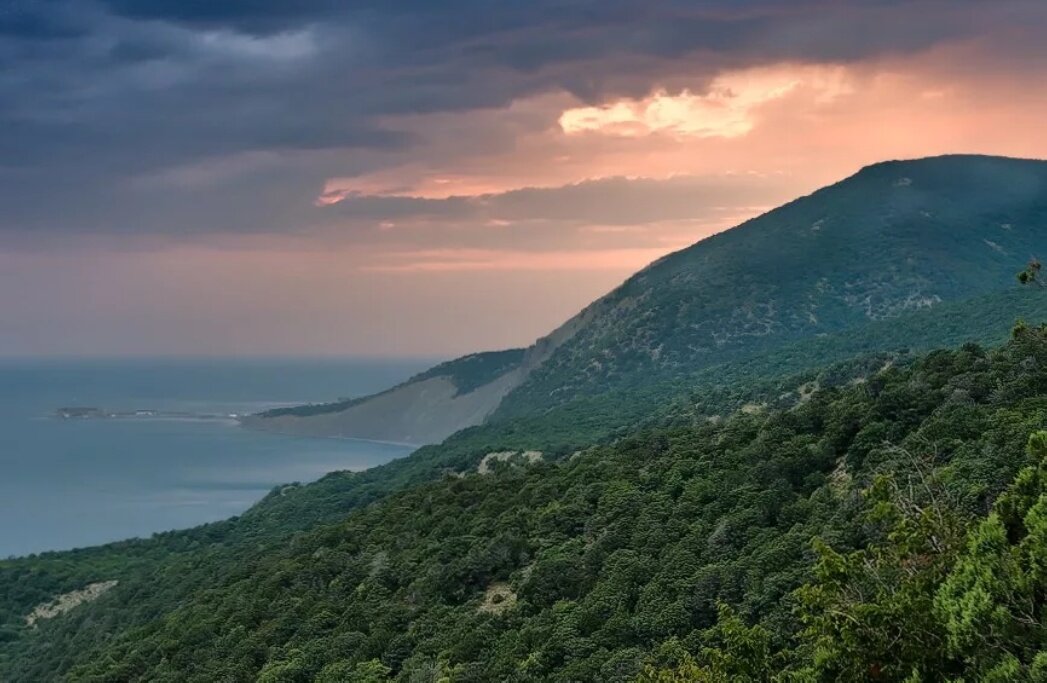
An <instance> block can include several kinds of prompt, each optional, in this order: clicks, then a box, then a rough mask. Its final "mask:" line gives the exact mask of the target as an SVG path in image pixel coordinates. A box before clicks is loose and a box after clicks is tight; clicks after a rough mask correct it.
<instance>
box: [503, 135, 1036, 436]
mask: <svg viewBox="0 0 1047 683" xmlns="http://www.w3.org/2000/svg"><path fill="white" fill-rule="evenodd" d="M1043 253H1047V162H1043V161H1027V160H1018V159H1004V158H996V157H977V156H945V157H935V158H930V159H920V160H915V161H895V162H886V163H881V164H876V165H874V166H869V167H867V168H865V169H862V170H861V171H860V172H859V173H857V174H855V175H854V176H852V177H850V178H847V179H846V180H843V181H841V182H839V183H837V184H835V185H832V186H830V187H826V188H824V189H822V190H819V191H818V192H815V193H814V194H812V195H809V196H807V197H803V198H801V199H797V200H795V201H793V202H790V203H789V204H786V205H785V206H782V207H780V208H778V209H775V210H773V211H770V212H768V213H766V214H764V215H762V216H759V217H757V218H754V219H752V220H750V221H748V222H746V223H744V224H742V225H740V226H738V227H737V228H734V229H732V230H728V231H726V232H724V233H721V234H719V235H714V236H713V237H710V238H708V239H705V240H702V241H701V242H698V243H697V244H695V245H693V246H691V247H689V248H687V249H684V250H682V251H679V252H676V253H674V254H671V255H669V256H667V257H665V258H663V259H661V260H660V261H658V262H656V263H654V264H652V265H650V266H649V267H647V268H645V269H644V270H643V271H641V272H639V273H637V274H636V275H634V276H633V277H632V278H630V279H629V280H628V281H626V282H625V284H623V285H622V286H621V287H619V288H618V289H616V290H615V291H614V292H612V293H611V294H609V295H608V296H606V297H604V298H603V299H600V300H599V301H597V302H596V303H594V304H593V305H592V307H591V309H592V310H590V311H589V316H588V318H589V320H588V322H587V323H586V324H585V325H584V326H583V327H582V328H581V329H580V330H579V332H578V333H577V334H575V335H574V336H573V337H572V338H571V339H570V340H569V341H567V342H566V343H564V344H563V345H562V346H561V347H560V348H558V349H557V350H556V352H554V353H553V354H552V355H551V357H550V358H549V360H548V361H546V362H545V363H543V364H542V366H541V367H540V368H538V369H537V370H535V371H534V372H533V373H531V375H530V377H529V378H528V381H527V382H526V383H524V384H523V385H522V386H521V387H520V388H519V389H517V390H516V391H514V392H513V393H511V394H510V395H509V396H508V397H507V398H506V400H505V401H504V402H503V405H502V407H501V408H502V409H501V411H500V412H499V413H496V414H495V415H494V418H495V419H496V418H497V417H498V416H499V414H514V413H519V412H526V411H528V410H531V409H533V408H535V407H537V406H540V405H548V403H549V402H550V401H566V400H570V399H571V398H573V397H575V396H578V395H580V394H587V395H591V394H592V393H594V392H600V391H604V390H606V389H608V388H627V387H630V386H634V385H639V384H645V383H647V382H649V381H650V379H651V378H652V377H673V376H680V375H686V374H688V373H689V372H691V371H693V370H694V369H695V368H699V367H704V366H709V365H713V364H716V363H721V362H724V361H726V360H733V359H738V358H744V357H747V356H751V355H753V354H756V353H765V352H767V351H769V350H771V349H774V348H777V347H780V346H782V345H784V344H788V343H791V342H794V341H797V340H799V339H804V338H811V337H817V336H818V335H821V334H826V333H833V332H838V331H841V330H845V329H849V328H854V327H856V326H860V325H864V324H867V323H868V322H870V321H876V320H888V319H891V318H893V317H896V316H897V315H899V314H902V313H905V312H907V311H912V310H915V309H920V308H924V307H931V306H934V305H936V304H938V303H940V302H947V301H956V300H963V299H967V298H969V297H972V296H978V295H981V294H985V293H989V292H993V291H999V290H1001V289H1004V288H1007V287H1010V286H1012V285H1013V283H1014V274H1015V272H1016V270H1017V268H1018V267H1020V266H1021V265H1022V264H1024V263H1025V261H1026V260H1027V259H1029V257H1030V256H1032V255H1035V254H1043Z"/></svg>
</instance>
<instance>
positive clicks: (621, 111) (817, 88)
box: [559, 65, 851, 138]
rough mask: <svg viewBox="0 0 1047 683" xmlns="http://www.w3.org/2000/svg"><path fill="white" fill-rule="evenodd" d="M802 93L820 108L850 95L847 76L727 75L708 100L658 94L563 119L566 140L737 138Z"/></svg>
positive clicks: (827, 69)
mask: <svg viewBox="0 0 1047 683" xmlns="http://www.w3.org/2000/svg"><path fill="white" fill-rule="evenodd" d="M800 90H807V91H810V94H811V96H812V98H813V99H814V100H815V101H816V102H819V103H827V102H830V101H832V100H834V99H836V98H837V97H839V96H840V95H843V94H845V93H848V92H850V91H851V87H850V85H849V84H848V78H847V72H846V70H845V69H844V68H843V67H837V66H799V67H794V66H788V65H786V66H775V67H769V68H758V69H746V70H743V71H734V72H729V73H725V74H723V75H721V76H718V77H717V78H715V79H714V80H713V81H712V83H711V84H710V85H709V88H708V90H707V91H706V92H705V93H704V94H696V93H694V92H691V91H690V90H687V89H684V90H682V91H680V92H679V93H677V94H670V93H669V92H667V91H666V90H664V89H660V90H656V91H655V92H653V93H652V94H651V95H649V96H647V97H645V98H643V99H623V100H618V101H616V102H612V103H609V104H604V105H600V106H596V107H578V108H574V109H568V110H567V111H565V112H563V114H561V115H560V120H559V123H560V128H561V129H562V130H563V131H564V133H567V134H569V135H570V134H578V133H587V132H598V133H602V134H605V135H615V136H621V137H641V136H644V135H650V134H652V133H668V134H671V135H678V136H683V137H699V138H711V137H721V138H737V137H741V136H743V135H745V134H747V133H749V132H750V131H751V130H752V129H753V128H754V127H755V125H756V110H757V109H758V108H759V107H760V106H762V105H764V104H767V103H769V102H773V101H775V100H780V99H782V98H784V97H786V96H788V95H790V94H792V93H796V92H797V91H800Z"/></svg>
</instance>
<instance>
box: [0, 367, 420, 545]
mask: <svg viewBox="0 0 1047 683" xmlns="http://www.w3.org/2000/svg"><path fill="white" fill-rule="evenodd" d="M433 362H434V361H433V359H412V360H395V361H391V360H390V361H385V360H382V361H375V360H359V359H336V360H328V359H324V360H317V359H308V360H302V359H264V360H260V359H250V360H230V359H132V360H79V359H78V360H66V359H63V360H42V361H41V360H11V359H4V360H0V558H2V557H10V556H21V555H26V554H31V553H38V552H42V551H47V550H63V549H69V548H75V547H84V546H89V545H96V544H100V543H106V542H109V541H115V540H120V539H125V538H132V537H148V536H150V535H151V534H153V533H156V532H160V531H167V530H171V529H180V528H187V527H191V526H195V525H197V524H202V523H204V522H211V521H216V520H220V519H225V518H228V517H231V516H233V515H237V514H239V513H241V512H243V511H244V510H246V509H247V508H248V507H250V506H251V505H252V504H253V503H255V502H256V501H258V500H259V499H261V498H262V497H263V496H264V495H265V494H266V493H267V492H268V491H270V490H271V489H272V488H273V487H274V486H276V485H279V484H285V483H290V482H308V481H313V480H316V479H318V478H320V477H322V476H323V475H324V474H327V473H328V472H332V471H336V470H352V471H359V470H363V469H366V468H369V467H374V466H376V465H381V464H382V463H386V462H389V461H390V460H393V459H394V458H401V457H404V456H406V455H408V454H409V453H410V452H411V450H412V449H411V447H409V446H405V445H402V444H389V443H377V442H373V441H362V440H348V439H323V438H304V437H293V436H283V435H277V434H267V433H260V432H254V431H250V430H247V429H244V428H242V427H240V426H239V425H238V423H237V422H236V421H235V419H232V418H230V417H228V416H231V415H234V414H235V415H240V414H245V413H252V412H257V411H261V410H265V409H267V408H272V407H277V406H283V405H294V404H299V403H310V402H317V401H328V400H335V399H337V398H341V397H347V396H360V395H365V394H369V393H373V392H375V391H380V390H382V389H386V388H388V387H390V386H393V385H394V384H397V383H398V382H401V381H403V380H404V379H407V378H408V377H409V376H411V375H412V374H414V373H416V372H419V371H421V370H423V369H425V368H427V367H430V366H431V365H432V364H433ZM63 407H93V408H99V409H101V410H103V411H106V412H109V413H134V412H136V411H142V412H141V413H139V414H138V415H135V416H131V417H115V418H98V419H94V418H87V419H62V418H60V417H56V414H55V412H56V411H57V410H58V409H59V408H63Z"/></svg>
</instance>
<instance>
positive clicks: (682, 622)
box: [12, 329, 1047, 681]
mask: <svg viewBox="0 0 1047 683" xmlns="http://www.w3.org/2000/svg"><path fill="white" fill-rule="evenodd" d="M1045 423H1047V331H1045V330H1043V329H1037V330H1026V331H1024V332H1023V333H1021V334H1019V335H1018V338H1017V339H1016V340H1015V341H1013V342H1011V343H1010V344H1008V345H1007V346H1005V347H1003V348H1001V349H999V350H996V351H992V352H985V351H984V350H982V349H981V348H979V347H977V346H973V345H968V346H965V347H964V348H963V349H961V350H959V351H953V352H947V351H939V352H934V353H931V354H929V355H927V356H925V357H923V358H920V359H919V360H917V361H915V362H913V363H909V364H907V365H905V366H904V367H897V366H894V367H888V368H885V369H884V370H882V371H880V372H878V373H876V374H874V375H872V376H869V377H868V378H867V379H866V380H865V381H864V382H861V383H857V384H853V383H852V384H851V385H850V386H842V387H835V388H831V389H825V390H820V391H817V392H815V393H814V394H813V395H811V396H809V397H808V398H806V400H804V401H802V402H800V403H798V404H797V405H795V406H794V407H792V408H790V409H788V410H785V411H769V412H764V413H758V414H750V413H747V412H741V413H738V414H737V415H735V416H733V417H732V418H730V419H729V420H726V421H725V422H723V423H715V422H705V423H702V424H692V425H689V426H681V427H677V428H670V429H657V430H648V431H643V432H641V433H638V434H636V435H635V436H634V437H632V438H629V439H625V440H623V441H621V442H619V443H617V444H615V445H613V446H606V447H598V448H594V449H589V450H586V451H584V452H581V453H579V454H578V455H577V456H576V457H572V458H570V459H568V460H566V461H563V462H561V463H556V464H554V463H541V464H531V465H528V464H526V463H524V462H519V463H515V464H514V463H505V464H502V465H500V466H498V467H496V468H495V471H494V473H493V474H489V475H480V474H475V473H474V474H469V475H466V476H464V477H449V478H446V479H444V480H441V481H437V482H432V483H430V484H427V485H424V486H421V487H417V488H414V489H411V490H408V491H404V492H402V493H399V494H395V495H393V496H391V497H389V498H386V499H385V500H383V501H381V502H379V503H377V504H375V505H372V506H369V507H367V508H366V509H362V510H359V511H358V512H355V513H353V514H352V515H350V516H349V517H348V518H347V519H346V520H345V521H344V522H341V523H338V524H334V525H329V526H325V527H322V528H318V529H316V530H314V531H312V532H310V533H308V534H305V535H302V536H299V537H296V538H295V539H294V541H293V542H292V543H289V544H287V545H286V546H284V547H283V548H280V549H278V550H276V551H274V552H271V553H269V554H267V555H265V556H263V557H257V558H253V559H252V560H251V561H250V562H243V563H238V564H236V565H235V566H231V567H229V568H227V571H228V577H227V578H225V579H223V585H222V589H221V590H203V591H200V592H198V593H196V594H195V595H194V596H193V598H192V599H191V600H190V601H189V602H187V603H186V604H183V605H180V606H179V607H178V608H177V609H174V610H173V611H172V612H170V613H169V614H167V615H166V616H164V617H163V618H162V619H159V620H157V621H154V622H152V623H150V624H148V625H146V626H144V627H143V628H140V629H136V630H133V631H131V632H128V633H126V634H124V635H123V636H121V637H118V638H116V639H115V640H114V641H112V642H108V643H103V644H100V646H99V647H98V649H97V650H95V651H94V652H92V653H90V657H89V658H88V659H89V661H85V662H83V663H81V664H80V665H78V666H77V667H76V668H75V669H74V670H73V673H72V674H71V677H72V678H74V679H77V680H150V681H163V680H172V681H173V680H179V681H187V680H199V681H213V680H256V679H257V680H266V681H276V680H303V681H305V680H313V679H314V678H315V679H316V680H331V681H335V680H353V677H354V676H362V675H363V672H365V671H366V672H370V673H371V674H376V673H380V672H388V673H389V674H390V675H391V676H394V677H396V678H397V679H398V680H404V681H407V680H416V679H417V677H421V679H422V680H429V678H426V677H427V676H428V677H432V676H439V675H450V676H451V677H452V679H453V680H456V681H489V680H563V681H574V680H601V681H616V680H623V681H624V680H630V679H631V678H632V677H633V676H635V675H636V674H638V673H639V671H640V669H641V667H642V665H643V663H644V662H645V661H648V660H649V659H652V658H653V659H655V660H656V659H657V658H658V657H660V656H664V653H666V652H676V653H680V652H690V653H698V652H699V651H700V650H701V648H702V647H703V646H704V645H706V644H708V640H707V638H708V634H707V631H706V629H708V628H710V627H712V626H714V625H715V624H716V622H717V618H718V613H719V612H720V610H719V609H718V607H717V605H718V603H721V602H723V603H727V604H730V605H733V606H735V608H736V609H737V610H739V611H740V612H741V614H743V615H744V616H745V618H746V619H748V620H759V621H761V622H762V623H763V624H765V626H766V628H767V632H768V633H770V642H769V643H768V647H769V648H771V649H772V650H775V649H781V648H784V647H786V646H787V644H788V642H789V641H790V639H791V638H792V637H793V634H795V633H797V631H798V630H799V628H800V626H801V625H800V624H799V623H797V621H796V619H795V616H794V613H793V611H792V606H793V603H792V602H791V597H790V596H791V595H792V591H793V590H794V589H795V588H797V587H798V586H800V585H801V584H803V583H804V582H805V581H806V580H808V579H809V578H810V576H811V573H810V567H811V564H812V554H811V552H810V548H811V540H812V538H814V537H815V536H821V537H823V538H825V539H827V540H829V542H831V543H832V544H833V545H834V546H836V547H838V548H843V549H846V548H860V547H863V546H864V545H865V544H866V543H867V542H868V541H869V540H870V539H871V538H872V536H871V535H870V534H874V533H875V530H874V529H872V528H870V527H868V526H867V525H866V523H865V521H864V517H863V506H862V504H861V498H860V497H859V496H858V495H857V492H858V491H859V490H860V489H862V488H864V487H866V486H868V485H869V484H871V483H872V481H873V479H874V478H875V477H876V476H877V475H878V474H882V473H890V474H893V476H895V477H896V478H900V479H901V480H903V481H904V478H905V477H906V476H907V474H912V475H913V476H914V477H919V476H921V475H922V474H925V473H926V472H925V471H924V469H922V468H927V471H934V472H936V473H937V474H936V476H937V477H938V479H940V481H941V482H942V486H943V490H945V491H947V492H948V496H949V499H950V501H951V507H950V508H949V509H950V512H951V513H955V514H956V515H960V516H964V517H968V516H971V515H976V514H980V512H981V511H982V510H984V509H985V508H986V507H987V506H988V505H989V504H990V503H991V502H992V501H993V500H994V499H995V497H996V495H997V494H998V493H999V492H1000V491H1001V490H1002V489H1003V488H1004V487H1005V486H1006V485H1007V483H1008V482H1009V481H1010V480H1011V479H1012V478H1013V476H1014V475H1015V473H1016V472H1017V471H1018V470H1019V469H1020V468H1021V467H1022V466H1024V465H1025V464H1027V462H1028V460H1027V456H1026V454H1025V451H1024V448H1023V446H1024V443H1025V441H1026V439H1027V437H1028V435H1029V433H1031V432H1033V431H1035V430H1036V429H1038V428H1040V427H1042V426H1043V425H1044V424H1045ZM914 481H918V479H914ZM132 600H133V596H129V595H121V594H120V593H118V592H116V591H115V590H114V591H113V592H112V593H111V594H108V595H107V596H106V597H104V598H102V599H100V600H99V601H98V602H96V603H94V604H93V605H91V606H89V607H87V608H85V609H84V610H83V611H82V612H81V613H79V614H78V615H76V616H75V617H72V618H70V619H68V620H66V621H65V622H64V623H56V624H53V625H51V624H48V625H46V626H43V627H42V629H49V628H53V629H55V630H56V631H57V630H65V631H67V632H73V633H77V632H80V631H81V630H82V628H83V627H84V626H85V625H86V624H87V623H90V622H91V621H92V620H93V619H97V618H100V617H101V615H104V614H105V613H106V611H107V610H112V609H117V608H119V607H120V606H121V603H127V602H129V601H132ZM884 628H889V622H888V624H887V625H886V626H884ZM1037 637H1038V636H1037ZM1044 644H1047V643H1044ZM52 652H54V651H52ZM58 652H61V651H60V650H59V651H58ZM18 665H19V666H21V667H23V668H21V669H14V670H13V671H14V674H13V676H12V677H13V678H14V679H15V680H19V678H20V677H22V678H30V679H31V678H32V677H33V676H34V675H38V673H39V672H44V671H46V670H47V669H46V668H45V667H47V666H48V665H47V664H46V663H44V662H43V660H42V659H41V658H39V657H25V658H22V659H20V660H19V662H18ZM373 680H381V678H378V679H373ZM888 680H897V679H896V678H888Z"/></svg>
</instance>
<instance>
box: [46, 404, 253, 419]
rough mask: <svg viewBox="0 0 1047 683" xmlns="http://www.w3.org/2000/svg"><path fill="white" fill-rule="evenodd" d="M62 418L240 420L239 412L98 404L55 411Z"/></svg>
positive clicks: (66, 407) (68, 407)
mask: <svg viewBox="0 0 1047 683" xmlns="http://www.w3.org/2000/svg"><path fill="white" fill-rule="evenodd" d="M53 415H54V417H56V418H59V419H61V420H126V419H135V418H151V419H162V420H165V419H166V420H239V419H240V415H239V414H237V413H188V412H184V411H179V410H153V409H137V410H107V409H105V408H98V407H96V406H65V407H62V408H59V409H58V410H56V411H55V412H54V413H53Z"/></svg>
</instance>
